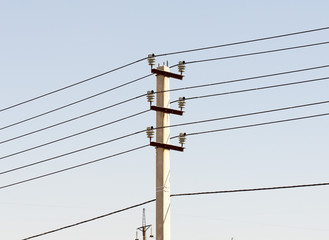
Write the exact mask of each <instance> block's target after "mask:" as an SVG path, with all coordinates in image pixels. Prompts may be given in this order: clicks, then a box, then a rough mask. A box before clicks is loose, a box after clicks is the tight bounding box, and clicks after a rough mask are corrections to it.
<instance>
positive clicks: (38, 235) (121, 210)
mask: <svg viewBox="0 0 329 240" xmlns="http://www.w3.org/2000/svg"><path fill="white" fill-rule="evenodd" d="M328 185H329V182H324V183H313V184H301V185H288V186H277V187H263V188H246V189H234V190H219V191H208V192H191V193H177V194H171V195H170V196H171V197H190V196H198V195H214V194H228V193H239V192H241V193H242V192H257V191H272V190H284V189H296V188H309V187H320V186H328ZM152 202H155V199H151V200H148V201H145V202H142V203H138V204H135V205H131V206H129V207H126V208H122V209H119V210H116V211H113V212H109V213H106V214H103V215H100V216H97V217H93V218H90V219H87V220H84V221H80V222H77V223H74V224H70V225H66V226H63V227H60V228H56V229H53V230H51V231H47V232H44V233H40V234H37V235H34V236H30V237H27V238H24V239H22V240H29V239H33V238H37V237H41V236H44V235H48V234H50V233H54V232H58V231H61V230H64V229H68V228H72V227H76V226H78V225H81V224H84V223H88V222H92V221H95V220H98V219H101V218H104V217H108V216H111V215H114V214H118V213H121V212H124V211H128V210H130V209H133V208H137V207H140V206H143V205H146V204H149V203H152Z"/></svg>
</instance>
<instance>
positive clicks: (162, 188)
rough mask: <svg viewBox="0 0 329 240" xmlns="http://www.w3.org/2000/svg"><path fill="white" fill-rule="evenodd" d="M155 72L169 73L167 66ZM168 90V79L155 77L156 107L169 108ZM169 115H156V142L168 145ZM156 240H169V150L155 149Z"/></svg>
mask: <svg viewBox="0 0 329 240" xmlns="http://www.w3.org/2000/svg"><path fill="white" fill-rule="evenodd" d="M157 70H162V71H165V72H170V68H169V67H167V66H160V67H158V68H157ZM169 89H170V78H169V77H167V76H164V75H160V74H159V75H157V92H160V93H157V99H156V104H157V107H162V108H170V93H169V92H162V91H167V90H169ZM169 125H170V114H169V113H165V112H161V111H157V113H156V127H157V130H156V142H157V143H163V144H170V128H162V127H163V126H169ZM156 239H157V240H170V150H169V149H165V148H160V147H157V148H156Z"/></svg>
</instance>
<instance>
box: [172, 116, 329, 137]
mask: <svg viewBox="0 0 329 240" xmlns="http://www.w3.org/2000/svg"><path fill="white" fill-rule="evenodd" d="M328 115H329V113H321V114H315V115H309V116H303V117H296V118H288V119H283V120H277V121H272V122H262V123H255V124H249V125H242V126H236V127H230V128H221V129H214V130H208V131H202V132H193V133H187V134H186V135H187V136H195V135H201V134H207V133H214V132H224V131H231V130H236V129H242V128H250V127H258V126H264V125H271V124H276V123H283V122H291V121H297V120H303V119H309V118H316V117H324V116H328ZM177 137H178V136H175V137H172V138H177Z"/></svg>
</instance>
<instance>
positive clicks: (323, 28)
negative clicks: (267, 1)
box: [0, 27, 329, 112]
mask: <svg viewBox="0 0 329 240" xmlns="http://www.w3.org/2000/svg"><path fill="white" fill-rule="evenodd" d="M328 29H329V27H322V28H314V29H309V30H304V31H299V32H292V33H286V34H280V35H274V36H269V37H263V38H256V39H251V40H244V41H238V42H233V43H226V44H220V45H215V46H208V47H203V48H195V49H189V50H183V51H176V52H169V53H162V54H156V56H157V57H162V56H168V55H175V54H182V53H188V52H195V51H203V50H208V49H214V48H220V47H227V46H233V45H240V44H245V43H251V42H258V41H264V40H270V39H275V38H282V37H288V36H293V35H300V34H305V33H311V32H317V31H323V30H328ZM146 59H147V57H144V58H141V59H138V60H136V61H133V62H130V63H127V64H125V65H122V66H120V67H117V68H114V69H111V70H109V71H106V72H104V73H101V74H98V75H95V76H93V77H90V78H87V79H85V80H82V81H79V82H76V83H73V84H70V85H67V86H65V87H62V88H59V89H56V90H53V91H50V92H48V93H45V94H42V95H39V96H37V97H33V98H31V99H28V100H25V101H22V102H19V103H16V104H13V105H11V106H8V107H5V108H2V109H0V112H3V111H5V110H8V109H11V108H14V107H18V106H20V105H23V104H26V103H29V102H32V101H35V100H37V99H40V98H43V97H46V96H48V95H51V94H54V93H57V92H60V91H63V90H65V89H68V88H71V87H74V86H77V85H80V84H82V83H85V82H88V81H90V80H93V79H96V78H99V77H101V76H104V75H106V74H109V73H112V72H115V71H117V70H120V69H123V68H126V67H128V66H131V65H133V64H136V63H138V62H141V61H144V60H146Z"/></svg>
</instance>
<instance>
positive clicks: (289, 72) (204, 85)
mask: <svg viewBox="0 0 329 240" xmlns="http://www.w3.org/2000/svg"><path fill="white" fill-rule="evenodd" d="M327 67H329V65H321V66H316V67H310V68H302V69H296V70H291V71H286V72H277V73H270V74H266V75H258V76H254V77H247V78H238V79H233V80H229V81H223V82H214V83H207V84H201V85H194V86H189V87H181V88H174V89H171V90H168V91H169V92H174V91H181V90H188V89H194V88H203V87H211V86H215V85H221V84H228V83H236V82H243V81H249V80H254V79H259V78H267V77H274V76H280V75H285V74H291V73H298V72H304V71H311V70H316V69H321V68H327ZM155 93H161V91H158V92H155Z"/></svg>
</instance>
